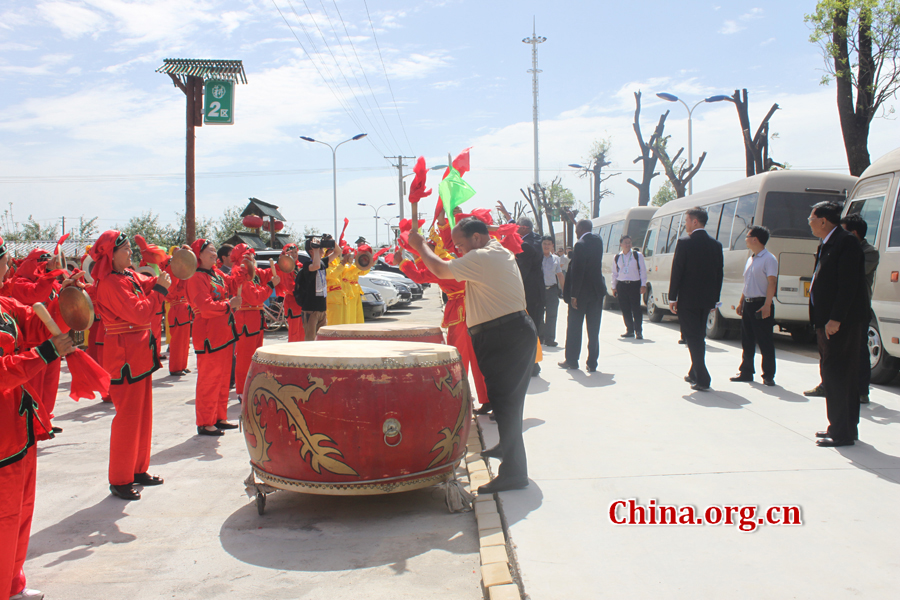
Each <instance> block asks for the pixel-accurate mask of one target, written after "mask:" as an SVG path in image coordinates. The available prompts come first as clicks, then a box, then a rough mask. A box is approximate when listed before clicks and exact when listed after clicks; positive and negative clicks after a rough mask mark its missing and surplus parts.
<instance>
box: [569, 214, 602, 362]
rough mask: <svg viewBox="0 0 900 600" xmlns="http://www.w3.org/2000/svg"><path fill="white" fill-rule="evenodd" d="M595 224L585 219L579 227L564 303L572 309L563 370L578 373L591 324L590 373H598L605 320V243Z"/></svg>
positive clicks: (576, 230)
mask: <svg viewBox="0 0 900 600" xmlns="http://www.w3.org/2000/svg"><path fill="white" fill-rule="evenodd" d="M592 226H593V224H592V223H591V222H590V221H589V220H587V219H584V220H582V221H578V223H577V224H576V225H575V235H577V236H578V241H577V242H576V243H575V248H574V250H573V252H572V262H571V263H569V273H568V276H567V277H566V279H565V284H564V286H563V299H564V300H565V301H566V304H568V305H569V316H568V322H567V324H566V360H564V361H563V362H561V363H559V366H560V367H562V368H563V369H577V368H578V357H579V356H580V355H581V328H582V326H583V324H585V323H586V324H587V336H588V356H587V370H588V373H593V372H594V371H596V370H597V362H598V360H599V359H600V319H601V317H602V316H603V298H604V297H605V296H606V282H605V281H603V273H602V270H601V261H602V260H603V240H602V239H600V236H598V235H595V234H593V233H591V227H592Z"/></svg>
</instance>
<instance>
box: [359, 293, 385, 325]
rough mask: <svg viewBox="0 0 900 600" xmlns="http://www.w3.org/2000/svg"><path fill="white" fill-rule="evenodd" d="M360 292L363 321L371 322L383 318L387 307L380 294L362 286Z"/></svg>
mask: <svg viewBox="0 0 900 600" xmlns="http://www.w3.org/2000/svg"><path fill="white" fill-rule="evenodd" d="M362 292H363V297H362V304H363V316H364V318H365V320H366V321H371V320H372V319H377V318H378V317H381V316H383V315H384V313H385V312H386V311H387V305H385V303H384V300H382V299H381V294H379V293H378V291H377V290H375V289H373V288H370V287H367V286H362Z"/></svg>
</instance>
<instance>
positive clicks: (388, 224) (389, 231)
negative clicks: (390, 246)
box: [382, 217, 400, 266]
mask: <svg viewBox="0 0 900 600" xmlns="http://www.w3.org/2000/svg"><path fill="white" fill-rule="evenodd" d="M399 218H400V217H391V218H390V219H382V221H384V224H385V225H387V230H388V239H391V232H392V229H391V223H392V222H393V221H394V220H395V219H399ZM394 241H396V240H394ZM395 266H396V265H395Z"/></svg>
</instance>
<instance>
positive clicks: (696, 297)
mask: <svg viewBox="0 0 900 600" xmlns="http://www.w3.org/2000/svg"><path fill="white" fill-rule="evenodd" d="M708 217H709V215H707V213H706V209H704V208H700V207H695V208H692V209H690V210H688V211H687V212H685V214H684V223H685V226H684V230H685V232H686V233H687V235H686V236H684V237H681V238H679V240H678V244H677V245H676V246H675V256H674V257H672V277H671V279H670V280H669V309H670V310H671V311H672V313H673V314H676V315H678V323H679V325H680V326H681V337H682V338H683V339H684V341H685V343H686V344H687V347H688V350H690V352H691V370H690V372H689V373H688V375H687V377H685V378H684V380H685V381H687V382H688V383H690V384H691V389H694V390H699V391H702V392H705V391H706V390H708V389H709V386H710V384H711V383H712V379H711V378H710V376H709V371H707V370H706V320H707V318H708V317H709V313H710V312H711V311H713V310H716V305H717V304H718V303H719V294H720V293H721V291H722V278H723V276H724V257H723V255H722V244H720V243H719V242H718V241H716V240H715V239H713V238H712V237H710V236H709V234H708V233H706V230H705V229H704V227H706V221H707V219H708Z"/></svg>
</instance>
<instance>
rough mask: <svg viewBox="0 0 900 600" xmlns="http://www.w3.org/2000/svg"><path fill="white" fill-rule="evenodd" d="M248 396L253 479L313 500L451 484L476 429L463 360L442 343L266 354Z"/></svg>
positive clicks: (283, 347) (298, 348)
mask: <svg viewBox="0 0 900 600" xmlns="http://www.w3.org/2000/svg"><path fill="white" fill-rule="evenodd" d="M304 352H306V353H309V354H313V353H314V354H313V355H312V356H303V355H302V354H303V353H304ZM243 397H244V402H243V406H242V411H243V412H242V417H241V418H242V422H243V430H244V438H245V441H246V442H247V450H248V451H249V454H250V462H251V465H252V466H253V470H254V473H255V474H256V476H257V477H259V479H261V480H262V481H263V482H265V483H268V484H269V485H271V486H273V487H276V488H281V489H287V490H293V491H299V492H306V493H312V494H329V495H365V494H386V493H392V492H400V491H406V490H412V489H417V488H421V487H427V486H430V485H434V484H436V483H440V482H442V481H446V480H448V479H451V478H452V477H453V471H454V469H455V468H456V466H457V465H458V464H459V461H460V460H461V459H462V458H463V456H464V455H465V452H466V441H467V439H468V435H469V426H470V423H471V420H472V408H471V399H470V395H469V387H468V381H467V379H466V377H465V374H464V371H463V369H462V365H461V363H460V360H459V354H458V353H457V351H456V349H455V348H452V347H450V346H444V345H437V344H425V343H402V342H401V343H397V342H385V341H368V340H363V341H331V342H318V341H317V342H315V343H303V344H297V343H293V344H274V345H269V346H264V347H263V348H260V349H259V350H257V352H256V354H254V357H253V362H252V363H251V366H250V371H249V373H248V375H247V384H246V388H245V390H244V396H243Z"/></svg>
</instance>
